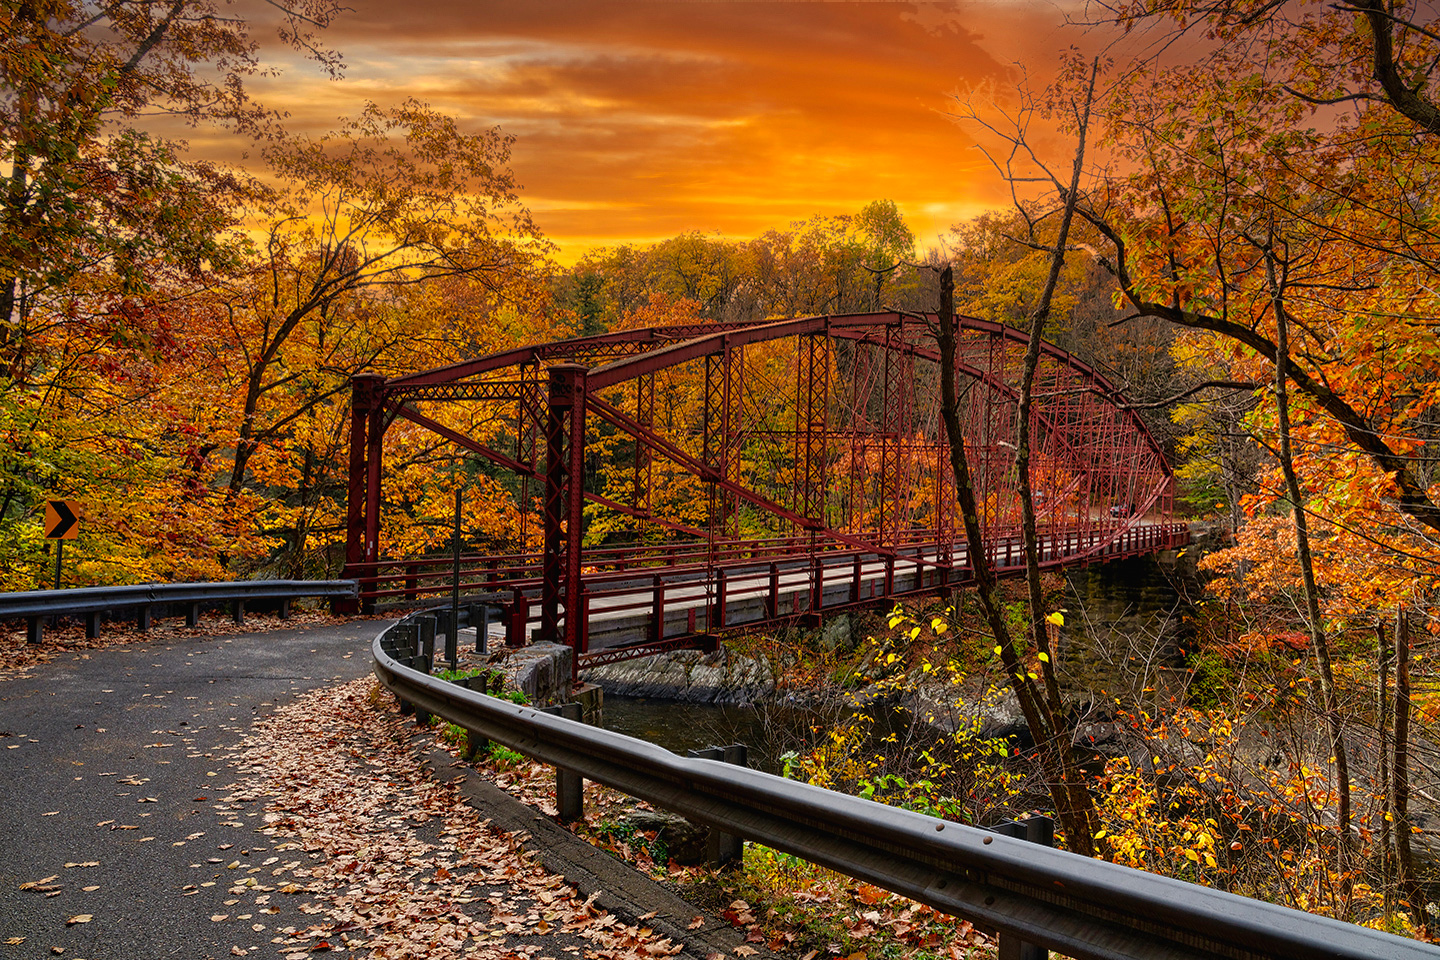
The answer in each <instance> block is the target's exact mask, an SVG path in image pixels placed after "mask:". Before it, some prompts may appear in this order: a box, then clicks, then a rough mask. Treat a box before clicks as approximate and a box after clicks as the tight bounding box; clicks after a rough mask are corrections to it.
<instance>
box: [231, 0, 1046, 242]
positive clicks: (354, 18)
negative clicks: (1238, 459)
mask: <svg viewBox="0 0 1440 960" xmlns="http://www.w3.org/2000/svg"><path fill="white" fill-rule="evenodd" d="M351 5H352V6H353V12H352V13H349V14H347V15H345V16H344V17H343V18H342V19H340V20H339V21H338V22H337V23H336V24H335V25H334V26H333V27H332V28H331V30H330V31H329V32H328V39H329V41H330V42H331V43H333V44H334V45H335V46H336V47H338V48H339V49H340V50H341V51H342V52H343V53H344V54H345V56H346V61H347V64H348V65H347V69H346V76H345V79H344V80H342V81H339V82H334V81H327V80H324V79H321V78H319V77H318V76H315V74H314V71H307V70H305V69H304V68H303V67H301V66H299V65H292V66H290V67H289V68H288V69H287V70H286V72H285V73H284V74H283V75H282V76H281V77H280V78H278V79H275V80H262V81H260V82H258V83H257V84H256V92H257V94H258V95H259V97H260V98H261V99H262V100H263V101H265V102H267V103H274V104H277V105H281V106H285V107H286V108H287V109H289V110H290V112H291V119H290V124H291V126H292V127H295V128H298V129H309V130H312V131H314V132H319V131H321V130H324V129H328V128H329V127H331V126H334V125H335V124H336V122H337V120H338V118H339V117H340V116H341V115H344V114H348V113H353V112H354V111H355V110H357V109H358V108H359V106H360V105H361V104H362V103H363V102H364V101H365V100H367V99H369V100H376V101H378V102H381V103H389V102H394V101H396V100H398V99H400V98H402V97H404V96H411V95H413V96H416V97H419V98H420V99H423V100H426V101H428V102H430V103H431V104H432V105H434V106H436V107H438V108H440V109H443V110H446V111H448V112H451V113H454V114H456V115H457V116H460V117H461V118H463V119H464V120H465V121H466V122H467V123H468V124H472V125H475V126H482V125H483V126H489V125H499V126H500V127H502V128H503V129H504V130H505V131H506V132H507V133H510V134H512V135H514V136H515V137H516V138H517V140H516V144H515V148H514V162H513V166H514V168H515V171H516V174H517V177H518V179H519V180H520V182H521V183H522V184H524V187H525V190H524V193H523V196H524V198H525V199H526V200H527V201H528V202H529V203H530V204H531V206H532V207H533V208H534V210H535V211H536V215H537V219H538V221H539V223H540V224H541V226H542V228H543V229H544V230H545V231H546V233H547V234H548V235H550V236H551V237H552V238H553V239H555V240H557V241H559V242H560V243H561V244H562V247H563V248H564V252H565V256H566V258H567V259H569V258H572V257H576V256H579V255H580V253H582V252H583V250H582V249H579V247H581V246H583V245H584V244H588V243H596V242H620V241H624V240H635V239H644V238H655V237H664V236H670V235H673V234H674V233H677V232H680V231H683V230H703V231H707V232H719V233H722V234H726V235H731V236H753V235H755V234H758V233H760V232H762V231H764V230H765V229H768V228H770V227H774V226H779V225H783V224H785V223H787V222H789V221H791V220H795V219H801V218H805V217H808V216H811V215H813V214H817V213H848V212H854V211H856V210H858V209H859V208H860V207H861V206H862V205H863V204H864V203H866V202H868V201H870V200H874V199H878V198H889V199H893V200H895V201H896V202H897V203H898V204H899V206H900V208H901V210H902V211H903V212H905V214H906V215H907V217H909V219H910V221H911V224H912V226H913V227H914V228H915V229H916V232H917V234H918V235H919V236H920V237H921V238H922V240H923V239H925V238H933V237H934V236H936V235H938V234H940V233H942V232H943V231H944V230H945V228H946V227H947V226H948V225H949V222H950V221H949V220H946V219H944V218H946V217H949V216H951V215H952V212H953V211H956V210H973V209H980V208H983V207H984V206H985V205H987V204H998V203H1001V202H1003V195H1002V191H1001V190H1000V189H999V184H998V183H996V182H995V181H994V178H993V175H990V174H988V173H986V169H987V165H986V164H985V163H984V161H983V158H982V157H980V156H978V155H977V154H976V153H975V151H973V150H971V149H969V147H970V145H971V144H970V141H969V140H968V139H967V137H966V135H965V133H964V132H963V131H962V130H961V129H960V128H958V127H957V126H956V125H955V123H954V122H953V121H952V120H951V119H950V118H949V117H948V116H947V111H948V109H949V108H950V106H951V104H952V101H951V100H950V96H951V94H953V93H954V92H955V91H957V90H962V89H966V88H970V87H974V86H977V85H981V84H985V83H993V84H997V85H1000V86H1002V87H1003V86H1005V85H1007V84H1013V83H1014V80H1015V77H1016V76H1017V73H1016V71H1015V68H1014V66H1013V60H1014V58H1015V57H1016V56H1017V55H1021V56H1023V55H1025V54H1026V52H1027V49H1028V48H1029V47H1030V46H1033V45H1034V44H1037V43H1044V44H1051V45H1053V48H1054V49H1057V50H1058V49H1059V48H1060V47H1061V46H1063V43H1062V42H1061V39H1062V38H1061V37H1059V36H1058V35H1057V34H1056V32H1055V31H1056V22H1057V21H1058V20H1059V19H1060V14H1059V13H1058V12H1057V8H1056V7H1054V6H1052V5H1049V4H1038V3H970V4H960V3H889V2H870V3H829V2H788V3H785V2H781V3H772V2H618V0H535V2H521V0H507V2H499V0H482V2H474V0H441V2H438V3H436V2H427V3H424V4H414V5H409V6H408V7H407V6H406V5H397V4H394V3H390V2H384V3H382V2H380V0H360V2H354V0H352V4H351ZM1052 40H1053V44H1052V43H1051V41H1052Z"/></svg>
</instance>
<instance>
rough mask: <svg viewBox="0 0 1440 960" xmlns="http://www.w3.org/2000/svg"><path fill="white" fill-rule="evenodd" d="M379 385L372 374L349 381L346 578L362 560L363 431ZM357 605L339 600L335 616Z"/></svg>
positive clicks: (355, 573)
mask: <svg viewBox="0 0 1440 960" xmlns="http://www.w3.org/2000/svg"><path fill="white" fill-rule="evenodd" d="M380 382H383V378H382V377H378V376H375V375H374V374H360V375H358V376H354V377H351V378H350V395H351V399H350V476H349V486H348V488H347V494H346V499H345V571H344V574H343V576H345V577H347V578H356V577H358V575H359V574H358V564H360V563H362V562H364V560H365V528H366V523H365V487H366V476H367V474H368V470H367V467H366V456H367V451H368V450H369V444H368V440H367V437H366V429H367V426H368V425H369V422H370V407H371V405H372V404H373V403H374V396H375V393H376V385H377V384H378V383H380ZM357 608H358V604H357V603H356V601H354V600H339V601H336V603H335V609H336V611H337V612H339V613H354V612H356V609H357Z"/></svg>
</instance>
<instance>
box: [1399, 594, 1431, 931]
mask: <svg viewBox="0 0 1440 960" xmlns="http://www.w3.org/2000/svg"><path fill="white" fill-rule="evenodd" d="M1391 777H1392V782H1391V786H1390V804H1391V809H1392V810H1393V811H1394V817H1395V865H1396V868H1397V873H1398V879H1399V882H1400V891H1401V893H1402V894H1403V895H1404V897H1405V899H1406V900H1407V901H1409V903H1410V919H1411V920H1412V921H1413V922H1414V923H1415V925H1416V926H1417V927H1420V928H1422V929H1423V928H1424V927H1425V926H1426V925H1427V924H1426V914H1425V893H1424V891H1423V890H1422V889H1421V888H1420V883H1419V881H1418V880H1417V879H1416V877H1415V856H1414V854H1413V852H1412V851H1411V849H1410V623H1409V621H1408V620H1407V619H1406V617H1405V609H1404V608H1403V607H1402V608H1400V610H1399V611H1397V613H1396V615H1395V759H1394V763H1393V764H1392V766H1391Z"/></svg>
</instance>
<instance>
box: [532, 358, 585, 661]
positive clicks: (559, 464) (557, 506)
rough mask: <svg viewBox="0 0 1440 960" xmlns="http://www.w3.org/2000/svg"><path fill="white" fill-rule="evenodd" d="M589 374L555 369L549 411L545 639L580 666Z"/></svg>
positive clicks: (576, 368) (572, 367)
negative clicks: (566, 650)
mask: <svg viewBox="0 0 1440 960" xmlns="http://www.w3.org/2000/svg"><path fill="white" fill-rule="evenodd" d="M585 373H586V370H585V368H584V367H582V366H580V365H579V364H578V363H561V364H557V365H555V366H553V367H551V368H550V398H549V412H548V415H547V416H546V418H545V560H544V565H543V568H542V571H541V591H540V592H541V598H540V604H541V607H540V636H541V639H542V640H547V641H550V642H555V643H564V644H565V645H567V646H569V647H570V648H571V649H572V650H573V651H574V652H575V657H573V658H572V659H571V663H572V664H576V665H577V666H578V663H579V655H580V654H581V653H583V652H584V651H583V650H582V649H581V648H582V647H583V645H584V644H583V637H584V632H583V631H582V630H581V623H580V620H581V617H582V616H583V613H582V605H581V603H580V589H581V588H580V535H581V528H580V527H581V511H582V509H583V508H584V505H585ZM567 434H568V437H567ZM562 597H563V605H564V607H565V626H564V632H563V634H562V632H561V627H560V607H561V605H562Z"/></svg>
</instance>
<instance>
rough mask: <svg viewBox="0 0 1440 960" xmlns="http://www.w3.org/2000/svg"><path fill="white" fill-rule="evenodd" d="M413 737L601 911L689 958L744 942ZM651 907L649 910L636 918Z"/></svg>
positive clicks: (436, 765)
mask: <svg viewBox="0 0 1440 960" xmlns="http://www.w3.org/2000/svg"><path fill="white" fill-rule="evenodd" d="M412 743H414V745H415V748H416V752H417V755H418V756H419V758H420V760H421V762H422V763H423V764H424V765H425V767H426V769H427V770H429V772H430V775H431V776H433V777H434V778H435V779H436V780H437V781H447V780H451V781H453V780H454V779H455V778H456V776H457V771H461V770H463V771H465V774H464V781H463V782H462V783H460V784H458V786H459V789H460V793H461V795H462V796H464V797H465V800H466V802H467V803H469V804H470V805H471V806H472V807H474V808H475V809H476V810H477V811H479V813H480V814H481V815H482V816H484V817H487V818H488V819H489V820H490V822H491V823H492V824H493V825H495V826H496V827H498V828H500V829H501V830H504V831H505V832H506V833H509V834H512V835H518V837H519V838H520V840H521V846H522V847H524V849H525V850H526V851H527V852H529V853H531V854H533V855H535V856H536V857H537V858H538V859H539V860H540V862H541V863H542V864H544V865H545V869H546V870H549V871H550V872H551V873H554V874H558V875H560V876H562V877H564V878H565V880H566V881H567V882H569V883H570V884H572V885H573V886H574V887H575V889H577V890H579V891H580V894H581V895H582V896H585V897H589V896H590V895H592V894H598V896H597V897H596V898H595V903H596V905H597V906H599V907H601V908H602V909H604V910H605V911H606V912H608V913H610V914H613V915H614V916H616V917H619V918H620V919H622V920H624V921H626V922H627V923H632V924H635V925H637V926H645V927H650V928H651V929H653V930H655V931H656V932H657V933H659V934H660V935H662V936H665V937H669V938H670V940H671V941H672V942H674V943H676V944H683V945H684V947H685V949H684V951H683V952H681V953H679V954H677V956H680V957H685V958H687V960H707V958H709V957H711V956H712V955H713V954H717V953H718V954H721V955H722V956H724V957H733V956H735V955H736V954H735V953H734V950H735V948H736V947H738V946H740V945H742V944H744V943H745V932H744V931H743V930H739V929H736V928H735V927H732V926H731V925H730V924H729V922H727V921H726V920H723V919H721V918H720V917H717V916H715V915H714V914H713V913H711V912H710V911H709V910H705V909H703V908H701V907H697V906H695V905H694V904H692V903H690V902H689V901H687V900H685V899H683V898H681V897H679V896H677V895H676V894H675V892H674V891H672V890H670V889H669V888H667V887H666V886H665V885H664V884H661V883H659V882H657V881H655V880H652V879H650V878H649V877H647V876H645V875H644V874H642V873H640V872H639V871H637V870H636V869H635V868H634V867H631V866H630V865H628V864H626V863H624V862H623V861H621V860H617V859H616V858H615V857H614V856H612V855H611V854H609V853H607V852H605V851H604V850H601V849H599V848H597V847H593V846H591V845H590V844H589V843H586V842H585V841H584V840H582V839H580V838H579V837H577V836H575V835H574V834H572V833H571V832H570V831H568V830H566V829H565V828H564V827H562V826H560V824H558V823H556V822H555V821H554V820H552V819H550V818H549V817H548V816H546V815H544V814H543V813H540V812H539V811H538V810H536V809H535V808H534V807H531V806H530V805H528V804H525V803H521V802H520V801H519V800H516V799H515V798H514V797H512V796H511V795H510V794H508V793H506V792H505V791H504V790H502V789H500V788H499V787H497V786H495V785H494V784H493V783H491V782H490V781H489V780H486V779H485V778H484V777H483V776H482V775H481V774H480V773H479V772H478V771H476V770H475V769H474V768H473V767H470V766H468V765H466V766H464V767H457V766H455V765H454V764H455V758H454V757H453V756H452V755H451V754H450V753H448V752H447V751H445V750H444V749H441V748H439V747H434V746H432V745H431V743H430V742H429V741H428V738H427V737H425V736H420V737H417V738H416V739H415V740H413V741H412ZM652 913H653V914H654V916H653V917H649V918H648V919H645V920H641V919H640V917H642V916H648V915H649V914H652ZM697 916H699V917H703V918H704V919H705V923H704V924H703V925H702V926H701V927H699V928H698V929H695V930H690V929H688V928H689V925H690V923H691V922H692V921H693V920H694V918H695V917H697ZM749 946H750V948H751V949H753V950H755V951H756V952H755V954H754V960H769V958H778V957H780V956H781V954H777V953H774V952H772V951H771V950H769V949H768V948H767V947H766V946H765V944H763V943H757V944H750V945H749Z"/></svg>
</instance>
